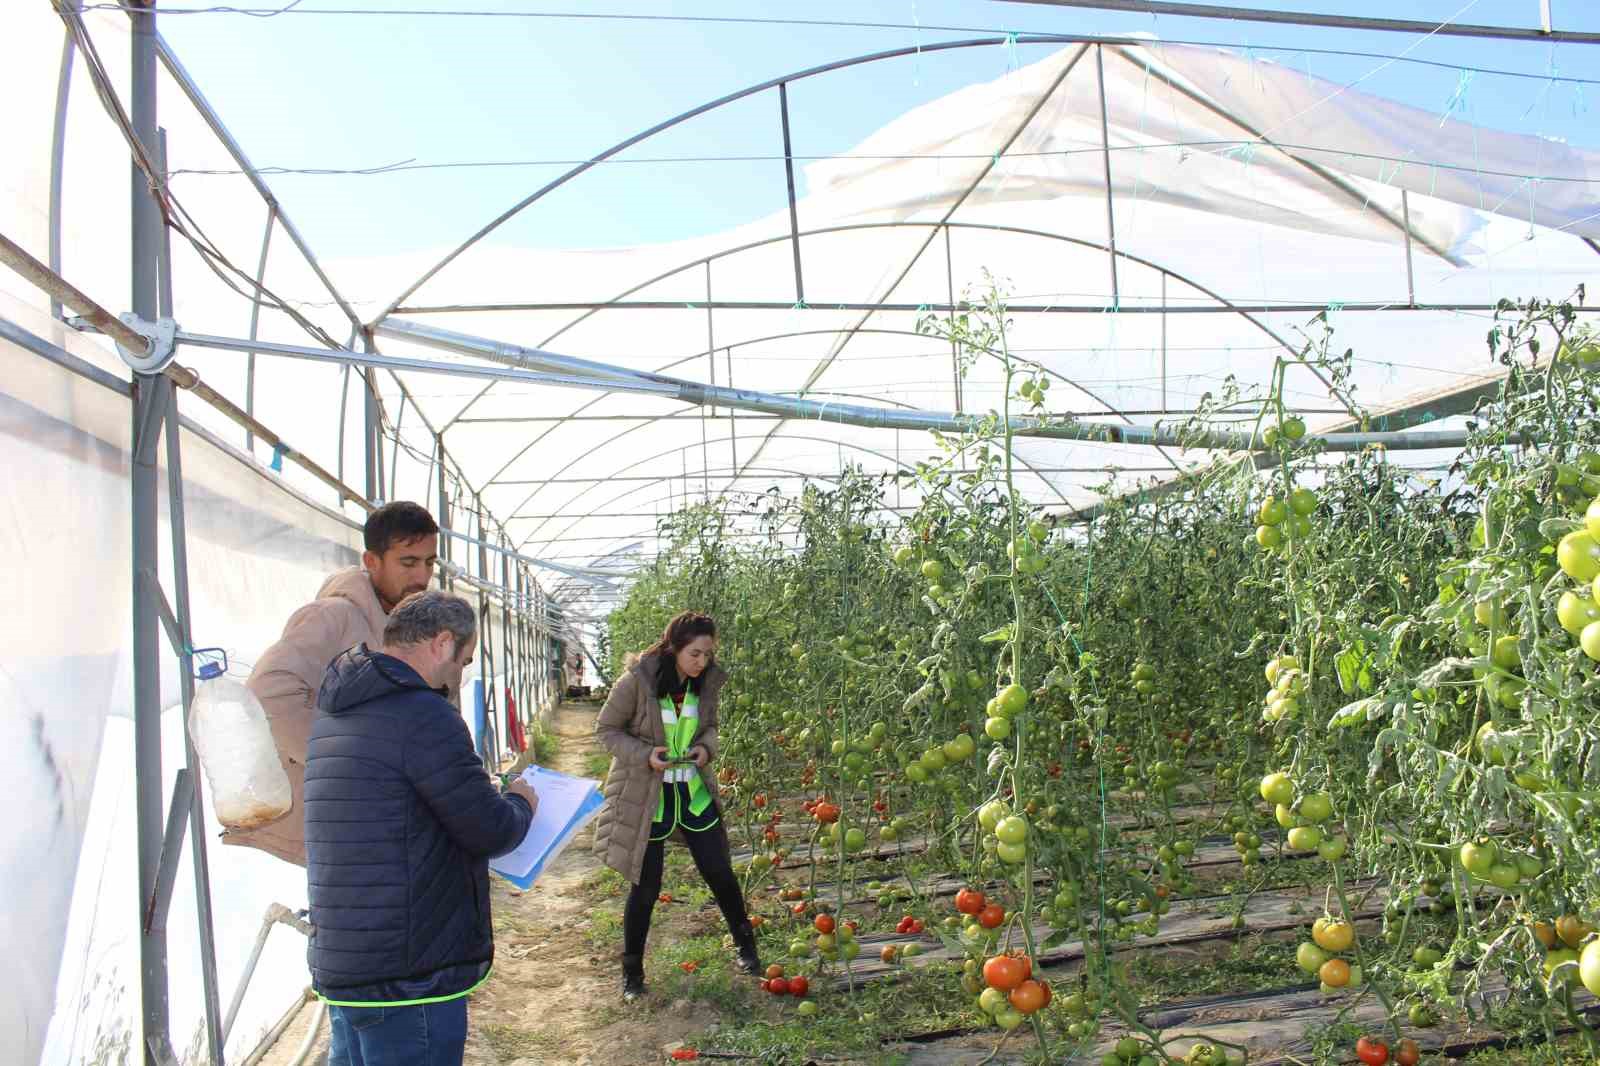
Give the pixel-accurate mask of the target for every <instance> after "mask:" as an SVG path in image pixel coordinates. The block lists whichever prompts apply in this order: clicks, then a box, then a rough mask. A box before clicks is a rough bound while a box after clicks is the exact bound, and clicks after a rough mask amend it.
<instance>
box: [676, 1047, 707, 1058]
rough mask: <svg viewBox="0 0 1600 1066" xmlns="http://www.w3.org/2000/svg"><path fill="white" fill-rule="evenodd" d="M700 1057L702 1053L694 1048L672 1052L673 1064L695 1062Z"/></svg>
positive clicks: (678, 1049)
mask: <svg viewBox="0 0 1600 1066" xmlns="http://www.w3.org/2000/svg"><path fill="white" fill-rule="evenodd" d="M699 1057H700V1052H698V1051H696V1050H695V1049H694V1048H692V1047H681V1048H677V1049H675V1050H674V1051H673V1052H672V1061H673V1062H693V1061H694V1060H695V1059H698V1058H699Z"/></svg>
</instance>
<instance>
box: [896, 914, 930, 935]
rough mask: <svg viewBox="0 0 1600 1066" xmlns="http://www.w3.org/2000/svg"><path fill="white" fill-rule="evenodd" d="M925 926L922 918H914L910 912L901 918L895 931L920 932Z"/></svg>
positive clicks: (904, 932)
mask: <svg viewBox="0 0 1600 1066" xmlns="http://www.w3.org/2000/svg"><path fill="white" fill-rule="evenodd" d="M923 928H924V926H923V924H922V919H921V918H914V917H912V916H911V915H909V914H908V915H906V916H905V917H904V918H901V919H900V924H899V925H897V926H895V927H894V931H895V932H897V933H900V934H902V935H904V934H907V933H920V932H922V930H923Z"/></svg>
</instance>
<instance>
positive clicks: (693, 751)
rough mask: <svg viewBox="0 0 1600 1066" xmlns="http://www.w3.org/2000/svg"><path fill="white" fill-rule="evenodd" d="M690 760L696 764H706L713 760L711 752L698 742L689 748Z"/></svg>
mask: <svg viewBox="0 0 1600 1066" xmlns="http://www.w3.org/2000/svg"><path fill="white" fill-rule="evenodd" d="M689 760H690V761H691V762H693V763H694V764H695V765H696V766H704V765H705V764H706V763H708V762H710V761H711V753H710V752H709V751H707V750H706V749H705V747H704V746H703V745H700V744H696V745H695V746H694V747H692V748H690V749H689Z"/></svg>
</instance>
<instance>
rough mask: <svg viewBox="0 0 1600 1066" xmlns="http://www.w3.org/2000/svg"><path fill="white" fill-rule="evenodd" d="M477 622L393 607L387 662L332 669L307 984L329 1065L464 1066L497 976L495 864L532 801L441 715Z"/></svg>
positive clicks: (453, 600)
mask: <svg viewBox="0 0 1600 1066" xmlns="http://www.w3.org/2000/svg"><path fill="white" fill-rule="evenodd" d="M476 643H477V617H476V615H475V614H474V612H473V610H472V608H471V607H470V606H468V605H467V603H466V602H465V601H464V600H462V599H460V598H458V597H455V596H451V595H448V594H447V593H443V592H437V591H432V592H420V593H417V594H415V595H413V596H411V597H409V598H407V599H406V600H404V601H402V602H401V603H400V604H399V606H397V607H396V608H395V610H394V612H393V613H392V614H390V615H389V619H388V622H387V624H386V626H385V628H384V631H383V650H382V651H381V652H373V651H370V650H368V649H367V647H366V646H365V645H360V646H357V647H355V648H352V649H350V650H349V651H347V652H345V653H344V654H343V655H340V656H339V657H338V658H337V659H335V660H334V661H333V663H332V664H331V665H330V666H329V667H328V673H327V676H326V677H325V678H324V680H323V682H322V690H321V692H320V693H319V694H318V696H317V707H318V710H319V711H320V714H319V715H318V717H317V720H316V722H315V723H314V724H313V726H312V729H311V742H310V745H309V747H308V750H307V755H306V787H305V815H306V858H307V863H306V879H307V882H308V884H309V888H310V897H311V924H312V928H313V932H312V937H311V947H310V963H311V978H312V985H313V987H314V988H315V989H316V991H317V994H318V995H319V996H321V997H322V998H323V999H324V1000H326V1001H327V1003H328V1005H329V1018H330V1021H331V1023H332V1028H333V1039H332V1047H331V1049H330V1051H329V1063H330V1066H398V1064H404V1066H446V1064H448V1066H456V1064H459V1063H460V1062H461V1060H462V1053H463V1049H464V1048H465V1045H466V1035H467V1000H466V997H467V995H468V994H469V993H471V992H472V991H473V989H475V988H476V987H477V986H478V985H480V984H482V983H483V981H484V980H485V979H486V978H487V977H488V975H489V967H490V965H491V964H492V963H493V961H494V934H493V932H492V930H491V928H490V924H489V867H488V860H489V859H490V858H491V857H492V856H495V855H500V854H504V853H505V852H507V851H510V850H511V849H512V848H514V847H516V846H517V845H518V844H519V843H521V841H522V838H523V837H524V836H526V835H527V832H528V825H529V822H530V821H531V820H532V818H533V812H534V810H535V809H536V808H537V806H538V797H536V796H535V795H534V793H533V790H532V789H531V788H529V787H528V786H527V785H526V784H525V783H523V782H521V781H520V780H519V781H518V782H516V783H515V784H513V785H512V786H511V788H510V790H509V792H508V793H507V794H506V795H501V794H500V792H499V791H498V790H497V789H496V788H495V786H494V785H493V784H492V783H491V782H490V779H489V775H488V774H487V773H486V772H485V771H484V768H483V764H482V763H481V762H479V761H478V756H477V754H476V753H475V752H474V751H473V747H472V739H471V737H470V736H469V735H468V733H467V727H466V723H465V722H463V721H462V718H461V715H460V714H459V713H458V712H457V711H456V709H455V708H454V707H452V706H451V705H450V704H449V702H448V701H447V700H446V698H445V697H446V695H447V694H448V692H449V691H450V689H451V687H459V686H460V684H461V672H462V670H463V669H464V668H465V667H466V666H467V665H468V664H469V663H470V662H471V661H472V653H473V650H474V648H475V646H476Z"/></svg>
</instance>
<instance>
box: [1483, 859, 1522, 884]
mask: <svg viewBox="0 0 1600 1066" xmlns="http://www.w3.org/2000/svg"><path fill="white" fill-rule="evenodd" d="M1520 880H1522V875H1521V874H1520V873H1518V872H1517V867H1516V864H1515V863H1510V862H1497V863H1495V864H1494V865H1493V866H1491V867H1489V882H1490V884H1492V885H1494V886H1495V887H1496V888H1504V889H1512V888H1515V887H1517V882H1518V881H1520Z"/></svg>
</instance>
